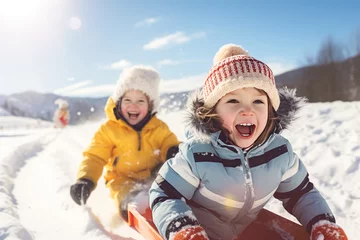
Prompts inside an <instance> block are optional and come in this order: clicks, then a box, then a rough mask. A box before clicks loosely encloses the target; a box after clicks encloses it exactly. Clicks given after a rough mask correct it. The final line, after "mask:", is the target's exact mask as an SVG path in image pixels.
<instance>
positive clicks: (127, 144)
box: [77, 97, 179, 185]
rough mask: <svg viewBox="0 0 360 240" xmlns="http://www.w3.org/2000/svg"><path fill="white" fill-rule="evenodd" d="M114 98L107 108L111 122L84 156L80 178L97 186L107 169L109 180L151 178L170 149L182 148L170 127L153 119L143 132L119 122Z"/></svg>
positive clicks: (104, 125)
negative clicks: (123, 177) (120, 177)
mask: <svg viewBox="0 0 360 240" xmlns="http://www.w3.org/2000/svg"><path fill="white" fill-rule="evenodd" d="M114 107H115V103H114V101H113V100H112V98H111V97H110V98H109V99H108V101H107V103H106V106H105V112H106V115H107V117H108V120H107V121H106V122H105V123H104V124H102V125H101V127H100V128H99V129H98V130H97V132H96V133H95V135H94V137H93V139H92V141H91V144H90V145H89V147H88V148H87V149H86V150H85V152H84V153H83V155H84V159H83V161H82V162H81V164H80V169H79V171H78V175H77V178H78V179H79V178H86V179H89V180H92V181H93V182H94V184H95V185H96V183H97V181H98V180H99V178H100V176H101V175H102V173H103V170H104V166H106V169H107V171H106V173H105V176H104V177H105V180H106V181H107V182H108V181H111V180H112V179H115V178H116V177H117V176H119V175H122V176H125V177H129V178H131V179H134V180H144V179H147V178H149V177H150V176H151V170H152V169H153V168H154V167H156V166H157V165H158V164H159V163H161V162H165V161H166V154H167V151H168V149H169V148H170V147H172V146H177V145H178V144H179V142H178V139H177V137H176V135H175V134H174V133H172V132H171V131H170V130H169V128H168V126H167V125H166V123H164V122H163V121H161V120H160V119H158V118H157V117H156V116H153V117H152V118H151V120H150V121H149V122H148V123H147V124H146V125H145V126H144V127H143V129H142V130H141V131H140V132H137V131H135V130H134V129H133V128H131V127H130V126H129V125H128V124H126V123H125V122H124V121H122V120H117V119H116V117H115V115H114V112H113V109H114Z"/></svg>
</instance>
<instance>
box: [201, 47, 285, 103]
mask: <svg viewBox="0 0 360 240" xmlns="http://www.w3.org/2000/svg"><path fill="white" fill-rule="evenodd" d="M247 87H254V88H257V89H261V90H264V91H265V92H266V93H267V95H268V96H269V98H270V101H271V104H272V106H273V107H274V109H275V110H277V109H278V108H279V105H280V99H279V94H278V91H277V89H276V85H275V78H274V75H273V72H272V71H271V69H270V68H269V66H268V65H266V64H265V63H263V62H261V61H259V60H257V59H255V58H253V57H250V56H249V55H248V52H247V51H246V50H244V49H243V48H242V47H241V46H238V45H235V44H227V45H224V46H222V47H221V48H220V49H219V51H218V52H217V53H216V55H215V57H214V62H213V67H212V68H211V70H210V72H209V74H208V76H207V77H206V80H205V83H204V88H203V97H204V104H205V107H207V108H211V107H213V106H214V105H215V104H216V103H217V102H218V101H219V100H220V99H221V98H222V97H223V96H225V95H226V94H228V93H229V92H232V91H234V90H236V89H239V88H247Z"/></svg>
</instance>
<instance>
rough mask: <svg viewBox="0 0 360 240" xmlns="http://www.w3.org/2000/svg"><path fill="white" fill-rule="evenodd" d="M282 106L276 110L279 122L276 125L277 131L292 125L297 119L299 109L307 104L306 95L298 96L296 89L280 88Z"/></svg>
mask: <svg viewBox="0 0 360 240" xmlns="http://www.w3.org/2000/svg"><path fill="white" fill-rule="evenodd" d="M279 96H280V107H279V109H278V110H277V111H276V113H277V115H278V122H277V124H276V126H275V133H280V132H281V131H282V130H284V129H287V128H289V127H290V125H291V122H293V121H294V120H296V119H297V117H298V116H297V115H298V113H299V110H300V109H301V108H302V107H303V106H304V105H305V104H306V102H307V99H306V98H305V97H297V96H296V89H288V88H287V87H283V88H281V89H279Z"/></svg>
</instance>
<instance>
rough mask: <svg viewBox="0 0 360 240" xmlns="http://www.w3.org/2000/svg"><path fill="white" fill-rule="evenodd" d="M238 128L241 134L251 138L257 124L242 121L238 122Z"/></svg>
mask: <svg viewBox="0 0 360 240" xmlns="http://www.w3.org/2000/svg"><path fill="white" fill-rule="evenodd" d="M235 127H236V130H237V131H238V132H239V133H240V135H241V136H242V137H244V138H250V137H251V136H252V134H253V133H254V132H255V128H256V126H255V124H252V123H241V124H237V125H236V126H235Z"/></svg>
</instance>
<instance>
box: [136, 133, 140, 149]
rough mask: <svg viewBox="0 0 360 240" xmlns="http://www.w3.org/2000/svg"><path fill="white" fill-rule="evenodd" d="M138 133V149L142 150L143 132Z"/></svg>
mask: <svg viewBox="0 0 360 240" xmlns="http://www.w3.org/2000/svg"><path fill="white" fill-rule="evenodd" d="M137 135H138V151H140V150H141V132H140V131H137Z"/></svg>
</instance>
